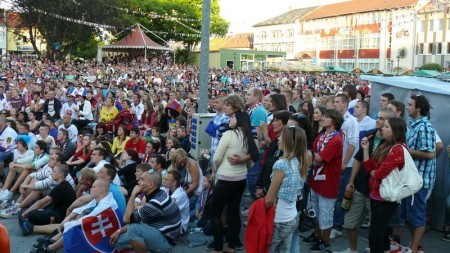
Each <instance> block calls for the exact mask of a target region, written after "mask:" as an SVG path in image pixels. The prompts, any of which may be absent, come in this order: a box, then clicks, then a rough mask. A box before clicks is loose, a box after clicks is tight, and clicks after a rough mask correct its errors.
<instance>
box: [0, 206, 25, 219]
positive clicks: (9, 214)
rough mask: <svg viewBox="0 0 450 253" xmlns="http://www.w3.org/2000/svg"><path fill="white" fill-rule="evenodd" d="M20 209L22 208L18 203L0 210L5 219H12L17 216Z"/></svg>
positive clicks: (0, 214)
mask: <svg viewBox="0 0 450 253" xmlns="http://www.w3.org/2000/svg"><path fill="white" fill-rule="evenodd" d="M19 211H20V208H19V207H18V206H16V205H14V206H12V207H10V208H8V209H6V210H4V211H2V212H0V217H2V218H4V219H11V218H15V217H17V213H18V212H19Z"/></svg>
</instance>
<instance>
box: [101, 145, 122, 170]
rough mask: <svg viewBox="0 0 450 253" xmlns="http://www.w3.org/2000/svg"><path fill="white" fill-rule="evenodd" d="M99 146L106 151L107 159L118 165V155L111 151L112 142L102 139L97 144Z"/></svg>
mask: <svg viewBox="0 0 450 253" xmlns="http://www.w3.org/2000/svg"><path fill="white" fill-rule="evenodd" d="M97 147H98V148H103V149H105V151H106V156H105V161H107V162H109V163H110V164H112V165H114V166H115V167H117V160H116V157H115V156H114V155H113V153H112V151H111V144H110V143H109V142H107V141H100V142H99V143H98V145H97Z"/></svg>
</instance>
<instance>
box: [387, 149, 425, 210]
mask: <svg viewBox="0 0 450 253" xmlns="http://www.w3.org/2000/svg"><path fill="white" fill-rule="evenodd" d="M402 148H403V155H404V158H405V165H404V166H403V169H402V170H399V169H398V168H395V169H394V170H393V171H391V173H389V175H388V176H387V177H385V178H384V179H383V180H382V181H381V184H380V195H381V197H382V198H383V199H384V200H386V201H389V202H398V201H400V200H402V199H404V198H406V197H408V196H411V195H414V194H415V193H416V192H418V191H419V190H420V189H421V188H422V186H423V179H422V176H421V175H420V174H419V171H417V167H416V165H415V164H414V161H413V159H412V157H411V155H410V154H409V151H408V150H407V149H406V148H405V147H404V146H402ZM413 203H414V197H413V200H412V202H411V205H412V204H413Z"/></svg>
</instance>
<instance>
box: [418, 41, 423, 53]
mask: <svg viewBox="0 0 450 253" xmlns="http://www.w3.org/2000/svg"><path fill="white" fill-rule="evenodd" d="M418 53H419V54H423V43H420V44H419V52H418Z"/></svg>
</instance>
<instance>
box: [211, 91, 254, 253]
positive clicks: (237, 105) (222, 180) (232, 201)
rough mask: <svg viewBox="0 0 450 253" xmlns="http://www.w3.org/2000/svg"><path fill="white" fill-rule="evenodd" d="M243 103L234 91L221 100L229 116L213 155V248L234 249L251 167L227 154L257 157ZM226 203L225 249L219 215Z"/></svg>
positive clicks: (217, 249) (237, 240)
mask: <svg viewBox="0 0 450 253" xmlns="http://www.w3.org/2000/svg"><path fill="white" fill-rule="evenodd" d="M243 107H244V101H243V100H242V98H240V97H239V96H237V95H232V96H228V97H226V98H225V100H224V107H223V108H224V113H225V114H226V115H227V116H229V117H230V123H229V126H230V128H231V129H230V130H228V131H226V132H225V133H224V134H223V136H222V138H221V139H220V141H219V145H218V147H217V150H216V152H215V154H214V158H213V161H214V163H213V164H214V166H213V174H212V176H211V177H212V178H214V176H216V177H217V183H216V186H215V189H214V195H213V199H212V203H211V215H212V219H213V221H214V222H213V223H214V250H215V252H224V251H225V252H235V248H236V245H237V243H238V242H239V233H240V227H241V218H240V213H239V207H240V203H241V199H242V194H243V193H244V190H245V187H246V185H247V183H246V182H247V181H246V178H247V167H251V165H250V164H249V163H247V164H246V163H240V164H236V165H232V164H230V162H229V161H228V159H227V158H228V157H229V156H231V155H233V154H249V155H250V157H251V160H252V161H257V160H258V159H259V149H258V147H257V145H256V143H255V141H254V139H253V134H252V129H251V123H250V116H249V115H248V114H247V113H246V112H242V109H243ZM225 206H227V216H228V225H229V231H230V239H229V243H228V248H227V249H225V250H224V249H223V227H224V224H222V220H221V216H222V212H223V210H224V208H225Z"/></svg>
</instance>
